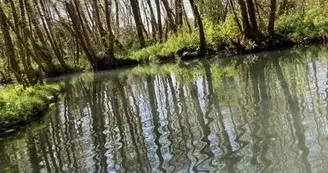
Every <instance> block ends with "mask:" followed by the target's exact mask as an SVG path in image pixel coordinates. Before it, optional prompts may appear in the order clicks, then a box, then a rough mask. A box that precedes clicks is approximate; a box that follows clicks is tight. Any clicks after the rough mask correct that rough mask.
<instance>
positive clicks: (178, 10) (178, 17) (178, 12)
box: [175, 0, 183, 26]
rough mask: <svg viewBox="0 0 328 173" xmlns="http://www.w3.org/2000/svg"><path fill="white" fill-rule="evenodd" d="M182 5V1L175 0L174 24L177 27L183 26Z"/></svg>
mask: <svg viewBox="0 0 328 173" xmlns="http://www.w3.org/2000/svg"><path fill="white" fill-rule="evenodd" d="M182 6H183V3H182V0H175V24H176V25H177V26H182V25H183V20H182V16H183V7H182Z"/></svg>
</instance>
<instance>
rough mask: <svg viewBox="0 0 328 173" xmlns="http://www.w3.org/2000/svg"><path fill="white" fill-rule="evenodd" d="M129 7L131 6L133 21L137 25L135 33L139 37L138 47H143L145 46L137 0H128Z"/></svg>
mask: <svg viewBox="0 0 328 173" xmlns="http://www.w3.org/2000/svg"><path fill="white" fill-rule="evenodd" d="M130 3H131V7H132V12H133V17H134V21H135V24H136V27H137V34H138V38H139V44H140V47H141V48H143V47H145V45H146V44H145V38H144V35H143V24H142V20H141V16H140V8H139V3H138V0H130Z"/></svg>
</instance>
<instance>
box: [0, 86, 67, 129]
mask: <svg viewBox="0 0 328 173" xmlns="http://www.w3.org/2000/svg"><path fill="white" fill-rule="evenodd" d="M60 90H61V85H59V84H51V85H37V86H31V87H27V88H25V89H24V88H23V86H22V85H15V86H7V87H4V88H2V89H1V90H0V125H1V126H3V125H10V124H13V123H16V122H18V121H26V120H28V119H30V118H31V116H32V115H35V114H37V113H38V112H39V111H40V109H42V108H44V107H45V106H46V105H48V104H49V102H50V100H52V99H53V98H54V96H55V95H56V94H58V93H59V92H60Z"/></svg>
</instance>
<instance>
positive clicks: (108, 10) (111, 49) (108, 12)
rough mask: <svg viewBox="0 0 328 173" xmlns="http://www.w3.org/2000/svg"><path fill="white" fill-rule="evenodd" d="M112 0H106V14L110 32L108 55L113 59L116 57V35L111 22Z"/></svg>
mask: <svg viewBox="0 0 328 173" xmlns="http://www.w3.org/2000/svg"><path fill="white" fill-rule="evenodd" d="M111 6H112V2H111V0H105V15H106V23H107V34H108V37H107V38H108V42H109V43H108V47H106V49H107V55H108V56H109V57H110V58H111V59H112V58H114V57H115V55H114V39H115V38H114V35H113V31H112V24H111Z"/></svg>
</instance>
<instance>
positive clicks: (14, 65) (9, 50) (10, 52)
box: [0, 6, 25, 84]
mask: <svg viewBox="0 0 328 173" xmlns="http://www.w3.org/2000/svg"><path fill="white" fill-rule="evenodd" d="M7 21H8V19H7V17H6V16H5V14H4V12H3V10H2V7H1V6H0V27H1V30H2V34H3V39H4V42H5V54H6V56H7V58H8V60H9V65H10V69H11V71H12V72H13V73H14V75H15V77H16V79H17V82H18V83H22V84H25V82H24V80H23V78H22V76H21V69H20V67H19V65H18V61H17V60H16V55H15V49H14V45H13V42H12V40H11V37H10V31H9V29H10V27H9V25H8V23H7Z"/></svg>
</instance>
